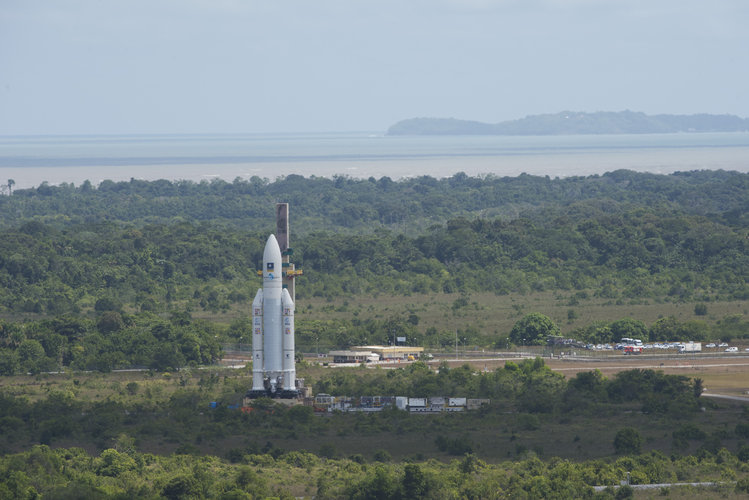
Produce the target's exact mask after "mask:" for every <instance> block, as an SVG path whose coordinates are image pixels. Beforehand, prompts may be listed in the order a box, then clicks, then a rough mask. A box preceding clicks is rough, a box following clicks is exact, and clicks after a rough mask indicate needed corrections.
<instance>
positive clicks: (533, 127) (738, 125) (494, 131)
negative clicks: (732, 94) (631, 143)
mask: <svg viewBox="0 0 749 500" xmlns="http://www.w3.org/2000/svg"><path fill="white" fill-rule="evenodd" d="M747 130H749V120H746V119H742V118H739V117H738V116H734V115H709V114H704V113H703V114H696V115H665V114H664V115H646V114H645V113H636V112H633V111H620V112H610V111H599V112H596V113H581V112H576V111H562V112H560V113H556V114H544V115H532V116H527V117H525V118H521V119H519V120H511V121H505V122H501V123H481V122H476V121H469V120H456V119H454V118H411V119H408V120H402V121H400V122H398V123H396V124H395V125H393V126H391V127H390V128H389V129H388V132H387V133H388V135H575V134H675V133H682V132H692V133H694V132H698V133H699V132H744V131H747Z"/></svg>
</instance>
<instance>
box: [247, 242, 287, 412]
mask: <svg viewBox="0 0 749 500" xmlns="http://www.w3.org/2000/svg"><path fill="white" fill-rule="evenodd" d="M282 270H283V263H282V259H281V249H280V247H279V246H278V241H277V240H276V237H275V236H274V235H272V234H271V235H270V236H269V237H268V241H267V242H266V243H265V250H264V251H263V269H262V274H263V288H261V289H260V290H258V291H257V294H256V295H255V300H254V301H253V302H252V390H251V391H250V392H251V394H252V395H253V396H256V397H257V396H270V397H295V396H296V395H297V389H296V369H295V365H294V302H293V301H292V299H291V295H290V294H289V291H288V290H287V289H286V288H284V287H283V286H282V281H283V271H282Z"/></svg>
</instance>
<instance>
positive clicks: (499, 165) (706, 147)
mask: <svg viewBox="0 0 749 500" xmlns="http://www.w3.org/2000/svg"><path fill="white" fill-rule="evenodd" d="M617 169H630V170H634V171H638V172H653V173H661V174H667V173H672V172H676V171H688V170H718V169H723V170H735V171H740V172H749V133H715V134H648V135H575V136H520V137H509V136H423V137H422V136H414V137H410V136H395V137H390V136H384V135H382V134H381V133H369V132H362V133H341V134H335V133H328V134H245V135H241V134H223V135H121V136H34V137H0V182H3V183H4V181H5V180H6V179H13V180H14V181H15V183H16V188H29V187H34V186H38V185H40V184H41V183H43V182H47V183H49V184H53V185H54V184H60V183H63V182H65V183H73V184H75V185H79V184H80V183H82V182H83V181H85V180H89V181H91V182H92V183H94V184H98V183H100V182H101V181H103V180H106V179H109V180H114V181H121V180H130V179H131V178H135V179H145V180H156V179H168V180H181V179H183V180H191V181H195V182H200V181H204V180H208V181H210V180H211V179H214V178H219V179H224V180H226V181H232V180H234V179H235V178H237V177H239V178H242V179H249V178H250V177H252V176H258V177H261V178H267V179H269V180H274V179H276V178H277V177H279V176H286V175H290V174H298V175H303V176H305V177H310V176H319V177H332V176H334V175H345V176H349V177H353V178H368V177H375V178H380V177H383V176H389V177H391V178H393V179H401V178H404V177H411V176H421V175H430V176H432V177H438V178H440V177H449V176H451V175H454V174H455V173H457V172H465V173H466V174H468V175H471V176H476V175H495V176H516V175H519V174H521V173H523V172H525V173H528V174H532V175H548V176H550V177H566V176H573V175H592V174H603V173H605V172H609V171H612V170H617Z"/></svg>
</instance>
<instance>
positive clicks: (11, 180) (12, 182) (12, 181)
mask: <svg viewBox="0 0 749 500" xmlns="http://www.w3.org/2000/svg"><path fill="white" fill-rule="evenodd" d="M15 184H16V181H14V180H13V179H8V196H10V195H11V194H13V186H15Z"/></svg>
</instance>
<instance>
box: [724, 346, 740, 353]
mask: <svg viewBox="0 0 749 500" xmlns="http://www.w3.org/2000/svg"><path fill="white" fill-rule="evenodd" d="M726 352H739V348H738V347H736V346H732V347H729V348H727V349H726Z"/></svg>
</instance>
